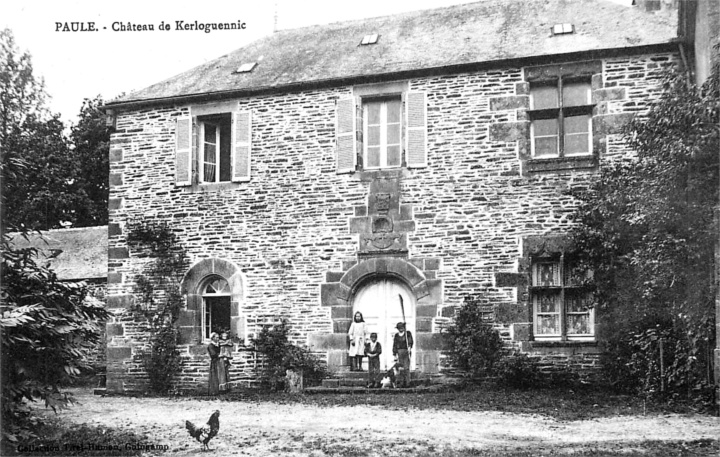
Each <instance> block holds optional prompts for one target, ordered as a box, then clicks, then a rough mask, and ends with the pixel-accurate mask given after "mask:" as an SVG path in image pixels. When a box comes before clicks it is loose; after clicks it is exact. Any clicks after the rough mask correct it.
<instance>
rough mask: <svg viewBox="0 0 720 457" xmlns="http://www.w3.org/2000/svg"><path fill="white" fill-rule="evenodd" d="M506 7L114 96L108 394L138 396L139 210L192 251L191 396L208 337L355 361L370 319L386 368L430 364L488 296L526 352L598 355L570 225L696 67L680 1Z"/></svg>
mask: <svg viewBox="0 0 720 457" xmlns="http://www.w3.org/2000/svg"><path fill="white" fill-rule="evenodd" d="M627 3H628V5H627V6H623V5H621V4H618V3H617V2H610V1H607V0H577V1H572V2H568V1H564V0H547V1H543V2H538V1H534V0H526V1H520V0H498V1H480V2H478V3H473V4H466V5H459V6H451V7H447V8H442V9H436V10H426V11H419V12H413V13H406V14H400V15H395V16H388V17H379V18H373V19H364V20H360V21H352V22H343V23H335V24H329V25H321V26H313V27H307V28H301V29H296V30H283V31H279V32H277V33H274V34H273V35H271V36H268V37H267V38H264V39H261V40H259V41H257V42H255V43H252V44H250V45H248V46H246V47H244V48H242V49H239V50H237V51H235V52H233V53H230V54H228V55H225V56H223V57H220V58H218V59H216V60H213V61H211V62H208V63H207V64H204V65H201V66H199V67H197V68H194V69H192V70H190V71H188V72H186V73H183V74H181V75H178V76H176V77H173V78H170V79H168V80H166V81H164V82H161V83H159V84H156V85H153V86H151V87H149V88H147V89H144V90H141V91H139V92H135V93H132V94H130V95H128V96H125V97H123V98H121V99H119V100H116V101H113V102H111V103H109V104H108V105H107V106H106V108H107V110H108V113H109V114H110V115H111V118H112V121H113V123H114V126H115V133H114V134H113V135H112V140H111V150H110V161H111V165H110V167H111V172H110V173H111V174H110V183H111V195H110V224H109V257H110V258H109V265H108V266H109V271H108V306H109V308H110V311H111V312H112V314H113V318H112V321H111V322H110V323H108V325H107V336H108V359H109V360H108V389H109V390H111V391H116V392H122V391H129V390H139V389H143V388H144V385H145V384H144V383H145V382H146V377H145V374H144V371H143V369H142V363H141V360H140V354H141V353H142V350H143V346H144V344H145V343H146V342H147V331H146V330H145V328H146V327H145V326H143V323H142V319H138V318H137V316H136V315H134V314H133V312H132V310H131V309H132V307H133V304H134V302H135V300H136V297H135V284H134V281H135V277H136V275H137V274H138V273H140V272H141V271H142V268H143V265H145V263H146V260H147V259H146V258H144V257H143V256H142V255H140V254H141V253H139V252H137V250H135V249H134V248H133V246H132V244H130V243H128V240H127V234H128V227H129V224H130V221H133V220H140V219H142V220H145V221H150V222H162V223H167V224H168V225H169V226H170V227H171V228H172V230H173V231H174V233H176V234H177V235H178V236H179V238H180V240H181V241H182V244H183V246H184V247H185V248H186V249H187V251H188V252H189V255H190V258H191V265H190V266H189V268H188V270H187V271H186V272H185V273H184V278H183V280H182V293H183V294H184V297H185V300H186V302H185V307H184V309H183V310H182V315H181V318H180V321H179V325H180V328H181V333H182V342H183V345H182V347H181V353H182V357H183V372H182V374H181V376H180V377H179V379H178V387H179V388H183V389H185V388H187V389H199V388H203V387H204V386H205V383H206V379H207V366H208V362H207V355H206V345H207V341H208V337H209V334H210V332H211V331H213V330H214V329H218V328H230V329H231V331H232V333H233V335H234V336H235V337H236V341H237V342H238V343H239V344H237V345H236V351H235V352H236V353H235V362H234V364H233V368H232V370H233V371H232V376H233V379H234V380H236V381H239V382H252V380H253V367H254V365H255V363H256V362H257V361H256V359H255V355H254V352H253V351H252V350H249V348H248V347H247V346H246V345H245V344H244V343H247V339H248V338H249V337H250V336H252V335H254V334H257V332H258V331H259V329H260V328H261V326H262V325H263V324H266V323H271V322H276V321H277V320H278V319H281V318H286V319H288V321H289V323H290V325H291V328H292V338H293V340H294V341H295V342H297V343H300V344H305V345H307V346H308V347H310V348H311V349H312V350H313V351H315V352H316V353H318V354H319V355H321V357H323V358H324V359H325V360H326V361H327V363H328V366H329V368H330V369H331V370H332V371H334V372H342V371H343V370H346V369H347V368H346V364H347V355H346V354H347V344H348V343H347V336H346V332H347V329H348V326H349V325H350V322H351V318H352V316H353V315H354V313H355V312H356V311H361V312H362V313H363V314H364V316H365V320H366V321H367V322H368V325H369V326H370V327H371V328H372V329H373V330H374V331H376V332H377V333H378V334H379V339H380V341H381V343H383V346H384V347H385V348H386V350H385V352H386V355H387V357H386V358H385V359H384V360H383V364H387V363H389V362H390V357H391V355H390V352H391V351H390V350H389V349H390V347H391V346H392V344H391V336H392V334H393V332H394V327H395V324H396V323H397V322H398V321H401V320H405V321H406V322H407V323H408V328H409V330H410V331H411V332H412V333H413V334H414V335H415V342H416V344H415V350H414V352H413V360H412V364H413V370H415V371H416V372H418V373H427V374H433V373H438V372H439V371H441V369H442V368H443V367H444V365H443V353H442V350H443V348H444V346H443V334H442V330H443V328H444V326H445V325H447V323H448V322H449V321H450V320H451V318H452V316H453V313H454V310H455V309H457V308H458V307H460V306H462V305H463V304H464V303H467V302H473V303H476V304H477V305H478V306H481V307H482V310H483V311H484V312H485V317H486V319H487V321H488V322H491V323H494V324H495V325H497V326H498V327H500V328H502V329H504V331H503V334H504V336H505V337H506V338H507V339H508V341H512V344H514V345H516V347H518V348H520V349H522V350H523V351H528V352H531V353H533V354H535V355H537V356H539V357H542V358H544V359H545V360H546V361H548V363H555V364H560V365H565V366H568V367H569V368H570V369H573V370H578V371H581V372H584V371H587V370H592V369H593V368H594V367H596V366H597V355H598V352H599V349H598V338H599V337H600V336H601V333H600V332H601V330H602V329H599V328H598V326H597V325H595V315H594V313H595V311H594V310H593V309H592V308H588V307H586V306H585V294H584V292H583V289H582V288H581V287H578V277H577V276H576V275H574V274H572V273H571V272H572V271H573V269H572V247H571V246H568V245H567V242H566V241H565V238H564V237H563V235H564V234H565V233H567V232H568V230H569V229H570V227H571V226H572V224H573V221H572V220H571V214H572V212H573V210H574V208H575V207H576V204H577V202H576V200H574V199H573V198H572V197H571V196H570V195H568V192H567V191H568V190H571V189H576V188H582V187H584V186H587V184H588V182H589V181H590V180H592V179H593V177H594V176H595V175H596V173H597V171H598V169H599V168H600V167H601V166H603V164H604V163H608V162H610V161H614V160H622V159H623V158H628V157H630V156H631V155H632V154H633V152H632V151H631V150H630V149H629V147H628V146H627V145H626V143H625V142H624V141H623V139H622V137H621V135H620V131H621V128H622V126H623V125H624V124H626V123H627V121H628V120H629V119H630V118H631V117H633V116H643V114H644V113H645V112H646V111H647V109H648V108H649V106H650V104H651V103H652V102H653V100H655V99H656V98H657V97H658V95H659V93H660V90H661V88H660V81H661V78H662V77H663V75H665V74H666V73H667V72H668V71H672V70H674V69H676V68H679V67H681V66H682V65H683V55H684V50H683V46H685V44H683V42H682V40H680V39H679V38H678V8H677V2H675V1H672V0H662V1H661V0H653V1H651V0H646V1H644V2H635V3H638V4H637V5H635V6H629V4H630V3H631V2H627Z"/></svg>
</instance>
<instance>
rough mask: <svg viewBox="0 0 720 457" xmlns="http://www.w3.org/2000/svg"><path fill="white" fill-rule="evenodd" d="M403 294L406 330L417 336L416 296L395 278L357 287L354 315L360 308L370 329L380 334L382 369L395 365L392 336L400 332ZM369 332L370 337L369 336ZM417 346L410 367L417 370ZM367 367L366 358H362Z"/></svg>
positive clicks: (381, 279) (376, 280)
mask: <svg viewBox="0 0 720 457" xmlns="http://www.w3.org/2000/svg"><path fill="white" fill-rule="evenodd" d="M400 297H402V301H403V305H404V311H405V322H406V324H407V329H408V330H409V331H410V332H412V334H413V337H414V336H415V297H414V296H413V294H412V292H411V291H410V289H409V288H408V287H407V286H406V285H405V284H404V283H402V282H400V281H398V280H396V279H392V278H379V279H374V280H371V281H370V282H368V283H366V284H365V285H364V286H362V287H361V288H360V290H358V292H357V293H356V294H355V298H354V300H353V315H354V314H355V312H357V311H360V312H361V313H362V315H363V318H364V319H365V322H366V323H367V328H368V332H369V333H370V332H375V333H377V334H378V341H379V342H380V344H381V345H382V350H383V352H382V355H381V356H380V369H381V370H387V369H388V368H390V367H391V366H392V365H393V363H394V362H393V354H392V345H393V337H394V336H395V334H396V333H397V329H396V328H395V327H396V325H397V323H398V322H402V321H403V310H402V309H401V307H400ZM369 333H368V336H369ZM415 349H416V348H415V347H413V351H412V356H411V358H410V369H411V370H414V369H415V352H416V351H415ZM363 365H364V369H367V357H366V358H364V359H363Z"/></svg>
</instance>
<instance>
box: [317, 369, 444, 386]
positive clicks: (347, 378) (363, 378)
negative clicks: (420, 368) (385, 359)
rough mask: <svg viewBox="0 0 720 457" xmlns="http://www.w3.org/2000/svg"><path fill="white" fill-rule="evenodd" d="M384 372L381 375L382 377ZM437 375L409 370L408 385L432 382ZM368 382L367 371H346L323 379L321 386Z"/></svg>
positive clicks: (351, 384)
mask: <svg viewBox="0 0 720 457" xmlns="http://www.w3.org/2000/svg"><path fill="white" fill-rule="evenodd" d="M383 376H384V374H383V375H382V376H381V377H383ZM436 377H437V376H432V375H428V374H426V373H421V372H417V371H413V372H410V385H411V386H412V387H416V386H422V385H425V386H427V385H431V384H434V382H433V380H434V378H436ZM367 383H368V372H367V371H348V372H342V373H337V374H336V375H335V376H334V377H332V378H327V379H323V381H322V387H324V388H340V387H362V388H365V386H366V385H367Z"/></svg>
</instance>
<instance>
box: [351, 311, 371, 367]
mask: <svg viewBox="0 0 720 457" xmlns="http://www.w3.org/2000/svg"><path fill="white" fill-rule="evenodd" d="M366 334H367V328H366V327H365V319H363V315H362V313H361V312H360V311H358V312H356V313H355V317H353V323H352V324H350V330H348V337H349V338H350V349H349V350H348V356H349V357H350V371H362V358H363V355H365V335H366Z"/></svg>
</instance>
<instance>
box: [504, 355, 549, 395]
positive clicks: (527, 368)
mask: <svg viewBox="0 0 720 457" xmlns="http://www.w3.org/2000/svg"><path fill="white" fill-rule="evenodd" d="M495 374H496V375H497V382H498V385H499V386H503V387H513V388H516V389H529V388H530V387H537V386H538V385H539V383H540V381H541V377H540V370H538V367H537V364H536V363H535V361H533V360H532V359H531V358H530V357H528V355H527V354H524V353H519V352H514V353H512V354H510V355H508V356H506V357H503V358H502V359H501V360H500V361H499V362H498V364H497V366H496V369H495Z"/></svg>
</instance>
